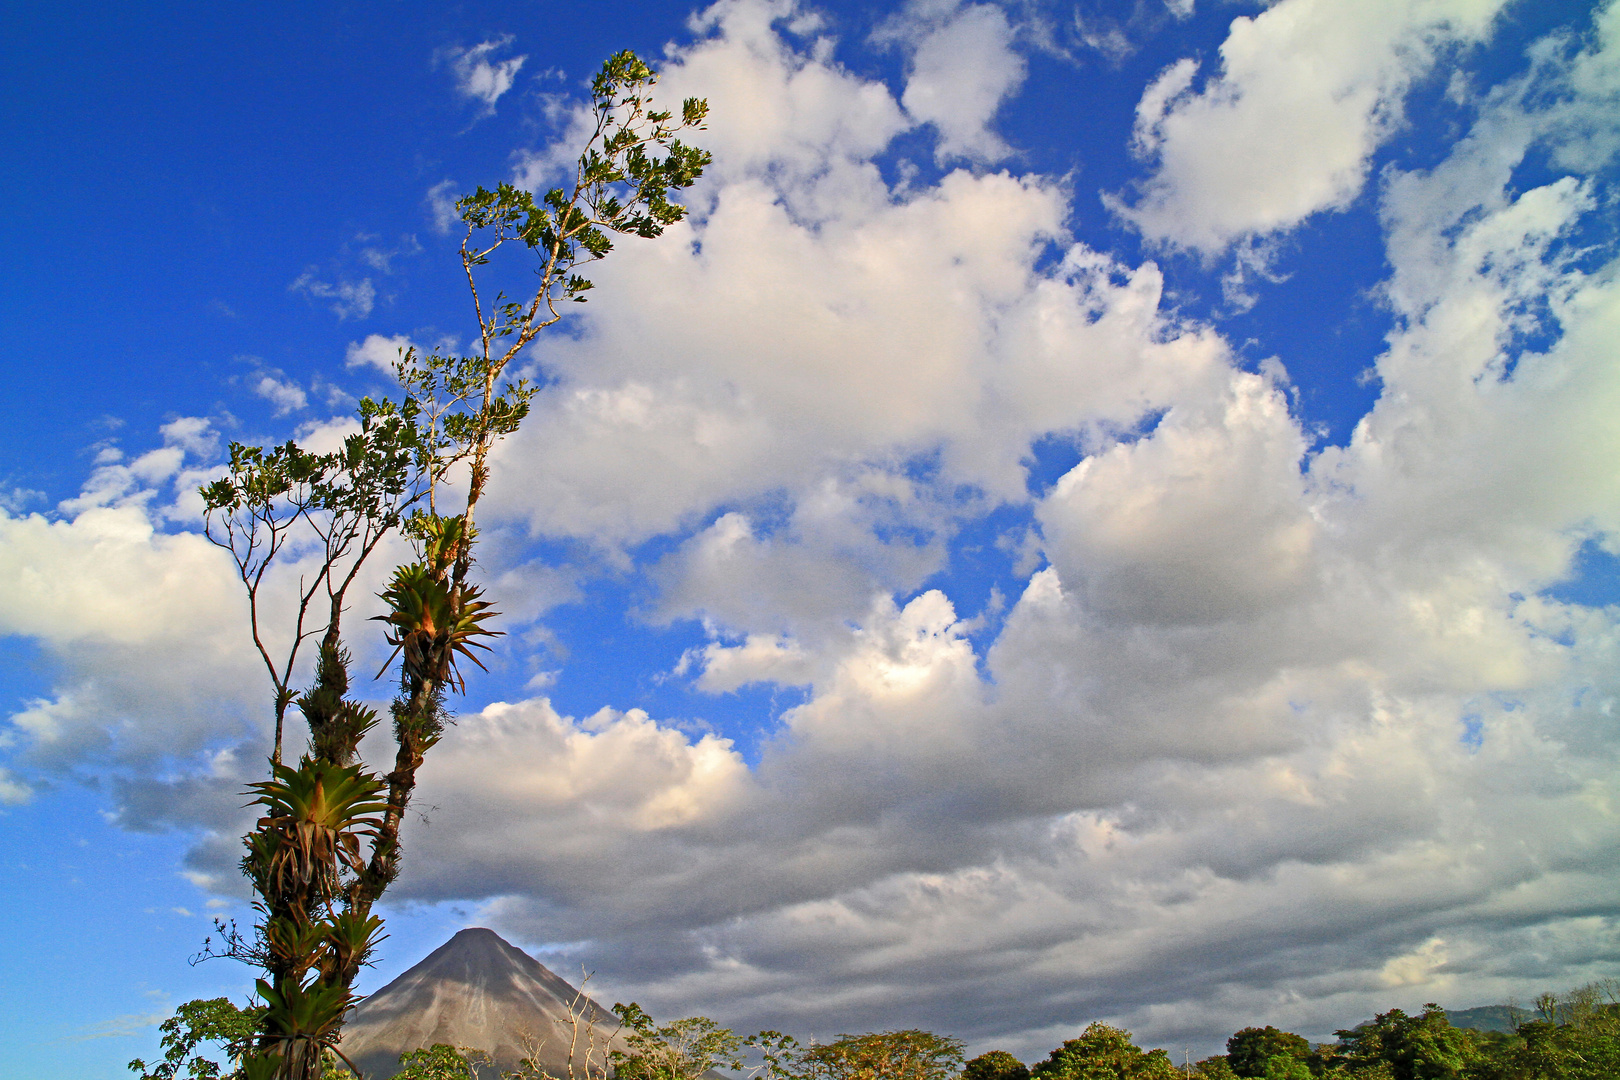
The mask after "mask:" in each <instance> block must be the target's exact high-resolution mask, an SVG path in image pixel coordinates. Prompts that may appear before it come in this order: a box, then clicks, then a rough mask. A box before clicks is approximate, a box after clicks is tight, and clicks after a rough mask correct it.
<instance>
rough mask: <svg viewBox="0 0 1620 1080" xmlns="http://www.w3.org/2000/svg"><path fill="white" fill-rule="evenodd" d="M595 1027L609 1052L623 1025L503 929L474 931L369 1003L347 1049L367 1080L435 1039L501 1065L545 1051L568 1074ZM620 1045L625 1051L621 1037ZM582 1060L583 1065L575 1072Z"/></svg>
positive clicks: (347, 1032)
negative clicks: (576, 1049) (571, 1059)
mask: <svg viewBox="0 0 1620 1080" xmlns="http://www.w3.org/2000/svg"><path fill="white" fill-rule="evenodd" d="M576 1024H577V1025H578V1026H579V1029H580V1030H579V1035H580V1038H579V1039H578V1040H577V1043H576V1039H575V1037H574V1036H575V1032H574V1026H575V1025H576ZM587 1027H594V1029H595V1032H596V1039H595V1042H596V1043H597V1044H598V1045H599V1046H601V1045H603V1044H606V1043H607V1042H608V1041H609V1035H610V1034H611V1033H613V1032H615V1031H616V1030H617V1028H618V1020H617V1018H616V1017H614V1016H613V1014H612V1013H609V1012H608V1011H607V1010H605V1009H603V1008H602V1007H601V1006H599V1005H597V1004H596V1003H595V1002H594V1001H591V1000H590V999H589V998H587V997H585V996H584V995H583V994H582V993H581V992H580V991H579V990H577V989H575V988H574V987H573V986H571V985H569V983H568V982H567V981H566V980H565V979H562V978H560V977H559V976H557V974H556V973H554V972H553V971H551V970H550V969H549V968H547V967H546V966H545V965H544V964H542V963H540V962H539V961H538V960H536V959H534V957H532V956H530V955H529V954H528V953H526V952H524V951H523V950H522V949H519V948H518V947H517V946H515V945H513V944H512V943H511V942H509V941H507V940H506V939H505V938H502V937H501V936H500V935H499V934H497V933H496V932H495V931H493V930H490V929H488V928H486V927H482V926H474V927H468V928H467V929H465V930H461V931H458V932H457V933H456V934H455V935H454V936H453V937H451V938H450V940H449V941H447V942H445V943H444V944H443V945H440V946H439V947H438V948H437V949H434V950H433V951H432V952H431V953H429V954H428V955H427V956H426V957H425V958H423V960H422V961H421V963H419V964H417V965H416V966H415V967H413V968H411V969H410V970H409V971H407V972H405V974H403V975H401V976H400V977H399V978H397V979H395V980H394V981H393V982H391V983H389V984H388V985H387V986H385V987H383V988H382V989H381V990H379V991H377V992H376V993H375V994H372V995H371V996H370V997H368V998H366V999H365V1000H364V1001H362V1002H361V1003H360V1004H359V1005H358V1006H357V1007H356V1008H355V1010H354V1012H353V1013H352V1014H351V1016H350V1018H349V1021H348V1023H347V1024H345V1025H344V1028H343V1039H342V1049H343V1052H344V1053H345V1054H347V1055H348V1056H349V1058H350V1059H351V1060H353V1061H354V1062H355V1064H357V1065H358V1066H359V1067H360V1069H361V1070H362V1072H363V1073H364V1074H365V1077H366V1080H381V1078H383V1077H388V1076H392V1075H393V1074H394V1073H396V1072H398V1071H399V1055H400V1054H402V1053H405V1052H407V1051H410V1050H418V1049H422V1048H424V1047H428V1046H432V1045H434V1044H435V1043H445V1044H446V1045H449V1046H456V1047H465V1048H469V1049H475V1050H482V1051H484V1052H485V1053H487V1054H489V1055H490V1057H491V1058H493V1059H494V1061H495V1064H496V1065H497V1066H498V1067H500V1068H502V1069H511V1068H515V1067H516V1066H517V1064H518V1062H519V1061H520V1060H521V1059H522V1058H523V1057H525V1056H527V1054H528V1053H529V1050H528V1049H526V1048H527V1047H538V1049H539V1060H540V1064H541V1065H542V1067H543V1068H545V1069H546V1071H547V1072H549V1073H551V1074H552V1075H553V1076H566V1075H567V1072H568V1049H569V1047H570V1046H572V1045H576V1044H577V1045H580V1046H584V1045H586V1044H587V1043H588V1042H589V1041H590V1040H588V1039H586V1038H585V1035H586V1031H585V1029H586V1028H587ZM612 1046H614V1047H619V1048H621V1049H622V1048H623V1047H622V1045H621V1043H620V1041H619V1040H617V1039H614V1040H612ZM583 1064H584V1063H583V1062H582V1061H576V1062H575V1063H574V1065H575V1070H576V1072H577V1071H579V1069H580V1067H581V1066H582V1065H583Z"/></svg>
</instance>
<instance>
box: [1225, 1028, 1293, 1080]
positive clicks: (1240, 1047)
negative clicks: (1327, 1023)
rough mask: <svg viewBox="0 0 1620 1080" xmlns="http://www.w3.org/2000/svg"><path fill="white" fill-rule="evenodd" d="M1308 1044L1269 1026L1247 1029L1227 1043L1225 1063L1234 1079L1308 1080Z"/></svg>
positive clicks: (1288, 1033) (1288, 1032)
mask: <svg viewBox="0 0 1620 1080" xmlns="http://www.w3.org/2000/svg"><path fill="white" fill-rule="evenodd" d="M1310 1056H1311V1044H1310V1042H1309V1041H1307V1040H1306V1039H1304V1038H1303V1037H1301V1036H1299V1035H1295V1034H1294V1033H1293V1032H1291V1031H1278V1030H1277V1029H1276V1028H1274V1027H1271V1026H1270V1025H1269V1024H1268V1025H1267V1026H1265V1027H1263V1028H1256V1027H1247V1028H1244V1029H1243V1030H1242V1031H1240V1032H1238V1033H1237V1034H1235V1035H1233V1036H1232V1037H1231V1038H1230V1039H1227V1040H1226V1063H1227V1065H1229V1066H1230V1067H1231V1069H1232V1072H1233V1073H1234V1074H1235V1075H1237V1076H1247V1077H1261V1078H1263V1080H1308V1078H1309V1077H1310V1075H1311V1071H1310V1068H1309V1066H1307V1065H1306V1062H1307V1061H1308V1060H1309V1059H1310Z"/></svg>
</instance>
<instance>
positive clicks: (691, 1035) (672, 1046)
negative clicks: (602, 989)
mask: <svg viewBox="0 0 1620 1080" xmlns="http://www.w3.org/2000/svg"><path fill="white" fill-rule="evenodd" d="M613 1012H614V1014H615V1015H617V1016H618V1018H619V1020H620V1022H621V1024H622V1025H623V1026H622V1027H620V1029H619V1031H620V1033H621V1034H623V1035H624V1038H625V1042H626V1043H628V1044H629V1046H630V1050H629V1052H626V1051H623V1050H614V1051H613V1052H612V1053H611V1054H609V1055H608V1056H609V1059H610V1060H611V1062H612V1065H613V1072H614V1076H615V1078H616V1080H698V1078H699V1077H701V1076H702V1075H703V1074H704V1073H707V1072H708V1071H709V1070H710V1069H713V1068H716V1067H718V1066H721V1065H724V1066H725V1067H727V1068H730V1069H738V1068H741V1067H742V1059H741V1057H740V1056H739V1052H740V1051H741V1050H742V1045H743V1041H742V1039H741V1038H740V1037H739V1036H737V1035H735V1034H733V1033H732V1031H731V1029H730V1028H723V1027H721V1026H720V1025H719V1024H717V1023H715V1022H714V1021H713V1020H710V1019H709V1018H708V1017H707V1016H689V1017H687V1018H686V1019H684V1020H676V1021H674V1022H672V1023H668V1024H665V1025H663V1026H662V1027H659V1026H656V1025H654V1023H653V1019H652V1017H650V1016H648V1015H647V1013H646V1012H644V1011H643V1010H642V1008H641V1006H640V1005H637V1004H636V1003H635V1002H633V1001H632V1002H631V1003H630V1004H628V1005H624V1004H615V1005H614V1006H613Z"/></svg>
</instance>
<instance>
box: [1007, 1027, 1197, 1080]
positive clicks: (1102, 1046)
mask: <svg viewBox="0 0 1620 1080" xmlns="http://www.w3.org/2000/svg"><path fill="white" fill-rule="evenodd" d="M1029 1075H1030V1078H1031V1080H1172V1078H1173V1077H1175V1076H1176V1075H1177V1074H1176V1067H1175V1066H1174V1065H1172V1064H1171V1063H1170V1055H1169V1054H1168V1053H1166V1052H1165V1051H1164V1050H1149V1051H1143V1050H1141V1049H1140V1048H1138V1047H1137V1046H1136V1044H1135V1043H1133V1042H1131V1033H1130V1032H1128V1031H1126V1030H1124V1029H1123V1028H1117V1027H1113V1026H1111V1025H1109V1024H1104V1023H1102V1022H1101V1021H1097V1022H1094V1023H1092V1024H1091V1025H1090V1026H1088V1027H1087V1028H1086V1030H1085V1031H1083V1032H1081V1033H1080V1035H1079V1037H1078V1038H1074V1039H1069V1040H1067V1041H1066V1042H1064V1044H1063V1045H1062V1046H1060V1047H1058V1048H1057V1049H1056V1050H1053V1051H1052V1053H1051V1055H1050V1056H1049V1057H1048V1058H1047V1059H1046V1060H1045V1061H1042V1062H1040V1063H1038V1064H1037V1065H1036V1066H1035V1067H1034V1068H1032V1069H1030V1070H1029Z"/></svg>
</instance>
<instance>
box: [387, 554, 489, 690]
mask: <svg viewBox="0 0 1620 1080" xmlns="http://www.w3.org/2000/svg"><path fill="white" fill-rule="evenodd" d="M381 595H382V598H383V600H384V602H386V603H387V604H388V614H386V615H376V616H373V618H375V619H376V620H377V621H379V622H385V623H387V624H388V625H389V627H390V631H389V634H388V644H390V645H392V646H394V655H398V656H400V657H401V663H402V664H403V665H404V668H405V673H406V675H408V676H412V677H415V678H418V679H421V680H422V681H424V682H427V681H432V682H435V683H442V684H446V685H449V686H452V687H455V688H457V689H459V688H461V687H462V686H464V685H465V684H464V682H463V680H462V678H461V675H460V673H459V671H457V668H456V664H457V661H458V660H459V659H462V658H465V659H468V660H471V661H472V662H473V663H475V664H477V665H478V666H479V667H480V668H482V667H483V666H484V665H483V663H482V662H480V661H479V659H478V657H476V656H474V655H473V654H472V650H473V649H485V650H487V649H488V648H489V646H488V645H485V644H484V643H483V642H481V641H479V640H478V639H479V638H481V637H496V636H499V635H500V634H501V631H499V630H491V629H489V628H488V627H486V626H484V625H483V624H484V621H485V620H486V619H491V618H493V617H495V616H496V615H499V614H500V612H498V611H494V610H492V609H491V605H490V604H488V603H487V602H485V601H483V600H480V599H479V596H481V595H482V592H481V591H480V590H479V588H478V586H476V585H463V586H462V588H461V603H460V604H459V605H457V604H456V603H455V598H454V595H453V589H452V586H451V585H450V584H449V583H447V582H444V581H439V580H436V579H435V578H434V577H433V575H432V573H431V571H430V570H429V569H428V567H426V566H423V565H422V564H420V563H412V564H410V565H409V566H401V567H400V568H399V569H398V570H396V571H394V580H393V582H391V583H390V584H389V586H388V588H387V589H386V590H384V591H383V593H382V594H381ZM394 655H390V656H389V657H388V663H393V660H394ZM388 663H385V664H384V665H383V670H384V671H386V670H387V669H388ZM378 674H379V675H381V674H382V672H380V671H379V672H378Z"/></svg>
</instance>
